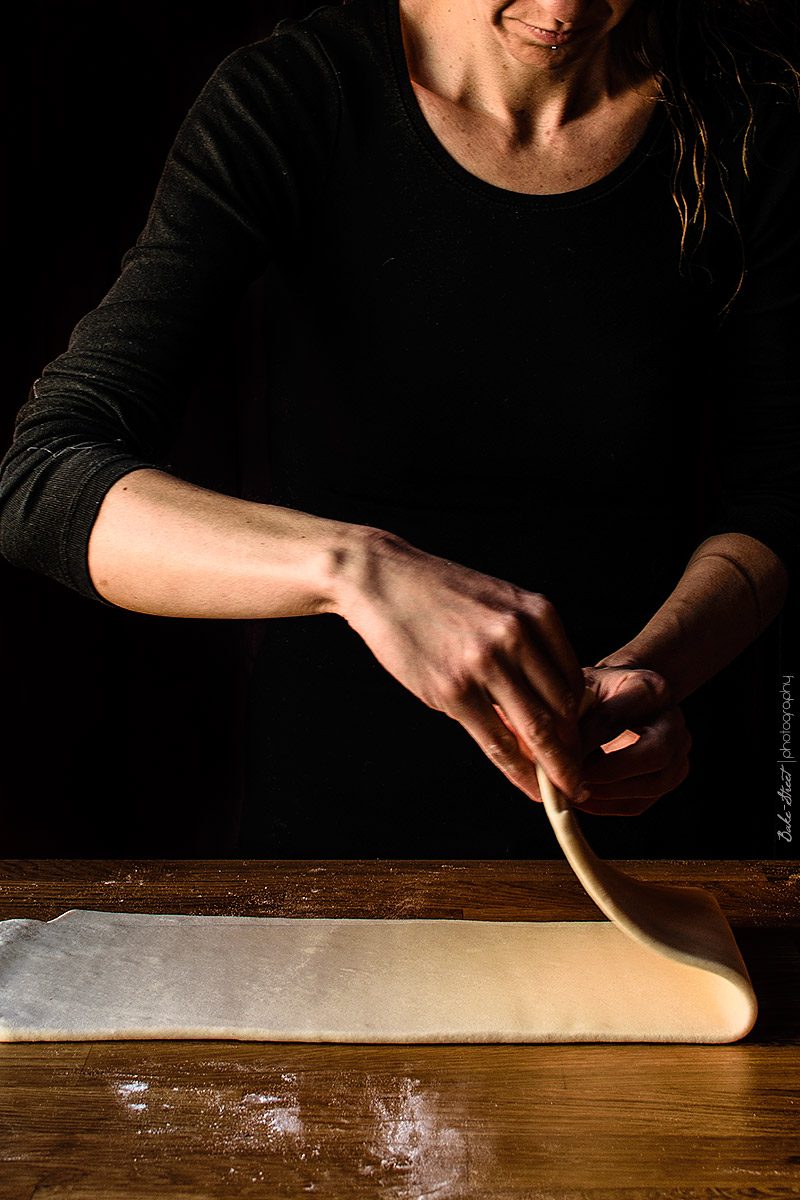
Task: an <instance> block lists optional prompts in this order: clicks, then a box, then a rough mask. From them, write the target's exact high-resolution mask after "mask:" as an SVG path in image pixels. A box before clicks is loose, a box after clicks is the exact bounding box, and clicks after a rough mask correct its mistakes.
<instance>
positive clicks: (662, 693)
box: [639, 669, 672, 708]
mask: <svg viewBox="0 0 800 1200" xmlns="http://www.w3.org/2000/svg"><path fill="white" fill-rule="evenodd" d="M639 677H640V679H641V682H642V684H643V685H644V687H645V688H646V689H647V691H648V692H649V694H650V697H651V699H652V700H653V702H654V703H655V705H656V706H657V707H658V708H667V707H669V706H671V705H672V695H671V693H670V690H669V684H668V683H667V681H666V679H665V678H664V676H663V675H659V674H658V672H657V671H651V670H649V669H643V670H641V671H640V672H639Z"/></svg>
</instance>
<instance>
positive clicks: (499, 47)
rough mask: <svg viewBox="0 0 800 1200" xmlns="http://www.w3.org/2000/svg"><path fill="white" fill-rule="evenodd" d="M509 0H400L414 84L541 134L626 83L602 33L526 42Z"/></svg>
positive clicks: (601, 101)
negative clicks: (496, 0) (562, 42)
mask: <svg viewBox="0 0 800 1200" xmlns="http://www.w3.org/2000/svg"><path fill="white" fill-rule="evenodd" d="M521 2H522V3H524V0H521ZM515 8H516V5H515V4H514V3H512V4H509V5H505V6H503V7H502V8H498V9H495V10H493V9H492V8H491V7H490V6H489V4H487V0H455V2H453V3H451V0H401V4H400V12H401V22H402V28H403V39H404V43H405V49H406V60H407V63H408V69H409V73H410V75H411V79H412V82H413V83H414V84H415V87H416V88H417V89H418V90H419V89H420V88H423V89H425V90H427V91H428V92H431V93H434V94H435V95H436V96H438V97H440V98H441V99H443V100H445V101H447V102H449V103H451V104H455V105H457V106H458V107H460V108H462V109H465V110H469V111H472V112H474V113H476V114H477V113H483V114H486V115H488V116H491V117H493V118H494V119H495V120H497V121H499V122H501V123H503V124H516V125H519V126H524V127H526V128H527V129H528V130H530V131H531V133H533V132H534V131H535V130H538V131H539V133H540V134H541V135H542V136H545V137H546V136H547V133H548V131H551V132H552V131H556V130H558V129H559V128H560V127H562V126H564V125H566V124H568V123H569V122H571V121H575V120H578V119H579V118H581V117H582V116H585V115H586V114H587V113H590V112H591V111H593V110H594V109H597V108H598V107H602V106H604V105H606V104H608V103H609V102H613V101H614V99H615V97H617V96H618V95H620V94H621V93H625V92H627V91H629V90H630V88H631V81H630V80H628V79H626V78H624V77H623V75H622V73H621V72H620V70H619V69H618V68H617V67H616V65H615V63H614V60H613V55H612V52H611V39H610V38H609V36H608V35H605V36H599V35H598V36H595V37H593V38H592V37H588V36H584V37H583V39H582V42H581V40H580V39H579V41H578V44H576V45H574V46H573V45H566V46H558V47H557V48H556V49H555V50H551V49H550V48H549V47H547V46H537V45H535V44H534V45H533V46H531V45H530V39H529V38H528V37H527V35H528V27H526V26H525V25H524V24H523V23H522V22H521V21H520V20H518V19H517V18H516V17H515V16H514V12H515ZM521 11H524V10H521ZM555 40H556V39H554V41H555Z"/></svg>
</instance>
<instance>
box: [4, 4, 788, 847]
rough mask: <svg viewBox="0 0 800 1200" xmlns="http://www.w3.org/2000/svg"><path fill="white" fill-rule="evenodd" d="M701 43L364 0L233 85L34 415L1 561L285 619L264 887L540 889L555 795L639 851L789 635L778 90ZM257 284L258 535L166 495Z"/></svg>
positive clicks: (261, 751)
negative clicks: (271, 367) (706, 717)
mask: <svg viewBox="0 0 800 1200" xmlns="http://www.w3.org/2000/svg"><path fill="white" fill-rule="evenodd" d="M679 7H680V6H676V5H675V4H674V3H672V4H667V3H664V4H655V3H653V4H651V3H646V0H588V2H578V0H512V3H510V4H505V5H503V4H499V3H487V2H486V0H481V2H480V3H478V2H477V0H460V2H459V3H458V4H457V5H454V6H452V7H451V6H449V5H448V4H446V3H444V2H443V0H431V2H430V3H427V2H421V0H410V2H407V0H404V2H403V3H402V4H401V6H400V8H399V10H398V9H397V7H396V6H395V5H394V4H392V3H389V2H388V0H386V2H377V0H354V2H353V3H352V4H349V5H348V6H347V7H346V8H344V9H333V8H331V9H324V10H320V11H318V12H317V13H315V14H313V15H312V16H311V17H310V18H308V19H307V20H306V21H305V22H301V23H298V24H296V25H293V26H290V27H288V28H285V29H283V30H281V31H280V32H278V33H277V34H276V35H275V36H274V37H273V38H271V39H268V40H267V42H264V43H261V44H259V45H257V46H255V47H251V48H247V49H245V50H243V51H241V52H239V53H238V54H237V55H234V56H233V57H232V58H231V59H229V60H228V61H227V62H226V63H225V64H223V67H222V68H220V71H219V72H218V73H217V74H216V75H215V77H214V79H213V80H212V81H211V83H210V84H209V85H208V87H207V89H206V90H205V91H204V93H203V95H202V96H201V98H200V100H199V101H198V103H197V105H196V106H195V108H194V110H193V112H192V113H191V114H190V117H189V118H188V120H187V123H186V124H185V126H184V128H183V130H182V131H181V134H180V135H179V138H178V141H177V143H176V146H175V148H174V150H173V153H172V155H171V157H170V160H169V162H168V164H167V167H166V169H165V173H164V176H163V178H162V183H161V186H160V189H159V193H158V195H157V197H156V201H155V204H154V207H153V210H152V212H151V216H150V220H149V222H148V226H147V228H146V230H145V232H144V234H143V235H142V238H141V239H140V241H139V243H138V244H137V247H136V248H135V249H134V250H133V251H132V252H131V253H130V255H129V256H128V258H127V260H126V264H125V269H124V271H123V275H122V276H121V278H120V281H119V282H118V283H117V285H116V286H115V288H114V289H112V292H111V293H110V294H109V297H107V299H106V301H105V302H104V304H103V305H102V306H101V307H100V309H98V310H96V312H95V313H93V314H90V315H89V316H88V317H87V318H86V319H85V320H84V321H83V322H82V323H81V324H80V325H79V326H78V329H77V330H76V333H75V336H74V338H73V342H72V344H71V348H70V350H69V351H68V353H67V354H66V355H65V356H63V357H62V358H61V359H59V360H57V361H56V363H54V364H52V365H51V367H50V368H48V369H47V370H46V371H45V372H44V374H43V376H42V379H41V380H40V381H38V382H37V385H36V387H35V389H34V394H33V398H32V400H31V401H30V402H29V405H28V406H27V408H26V409H25V410H23V414H22V415H21V421H20V425H19V428H18V435H17V440H16V443H15V448H14V449H13V450H12V452H11V454H10V456H9V458H8V459H7V462H6V466H5V470H4V475H3V500H4V521H3V549H4V552H5V553H6V554H7V555H8V556H9V557H10V558H12V560H14V561H19V562H24V563H28V564H29V565H34V566H37V567H38V568H39V569H44V570H45V571H47V572H48V573H50V574H53V575H54V576H56V577H58V578H61V579H63V580H64V581H65V582H67V583H70V584H72V585H73V586H75V587H78V588H79V589H80V590H82V591H84V592H85V593H86V594H88V595H95V596H96V595H99V596H100V597H101V598H103V599H105V600H106V601H108V602H110V603H112V604H117V605H120V606H122V607H126V608H131V609H136V610H139V611H145V612H154V613H160V614H164V615H173V616H193V617H196V616H216V617H226V618H227V617H239V618H240V617H270V618H273V620H272V621H271V622H270V625H269V628H268V634H267V637H266V640H265V646H264V649H263V651H262V654H261V657H260V661H259V665H258V667H257V669H256V673H255V678H254V684H253V699H252V705H251V708H252V713H253V719H252V741H253V754H252V756H251V760H252V766H251V773H250V782H249V790H250V797H249V798H250V803H249V806H248V812H247V814H246V821H245V833H244V835H243V841H242V846H243V847H244V848H254V847H255V848H257V849H259V850H262V851H263V852H266V853H302V854H319V853H331V854H341V853H359V854H362V853H367V854H375V853H378V854H380V853H395V854H396V853H406V852H408V853H415V854H420V853H433V854H447V853H452V854H465V853H466V854H469V853H498V852H513V853H529V854H536V853H538V852H539V849H540V846H541V845H542V844H543V843H542V841H541V839H542V837H543V836H544V834H543V828H542V822H541V821H540V820H539V817H540V815H541V814H540V812H539V811H537V810H536V809H535V807H534V806H533V805H531V804H530V799H534V800H535V799H537V798H538V788H537V784H536V776H535V770H534V767H533V760H534V759H535V760H539V761H540V762H541V764H542V765H543V767H544V769H545V770H546V771H547V773H548V775H549V776H550V777H551V778H552V780H553V781H554V783H556V785H557V786H558V787H560V788H561V789H562V790H563V791H564V792H565V793H566V794H567V795H569V796H570V797H572V798H573V799H574V800H575V802H576V803H580V804H582V806H583V808H584V810H585V811H587V812H592V813H597V814H603V815H607V814H627V815H631V814H635V813H639V812H642V811H644V810H645V809H647V808H648V807H649V806H650V805H652V803H653V802H654V801H655V799H656V798H657V797H658V796H660V795H662V794H664V793H666V792H668V791H670V789H672V788H674V787H675V786H676V784H678V783H680V781H681V780H682V779H683V777H684V776H685V775H686V772H687V769H688V758H687V756H688V749H689V736H688V734H687V732H686V730H685V727H684V724H683V720H682V717H681V714H680V711H679V709H678V707H677V706H678V704H679V703H680V702H681V701H682V700H683V699H684V698H685V697H686V696H689V695H690V694H691V693H693V692H694V691H695V690H696V689H697V688H698V687H699V686H700V685H701V684H702V683H704V682H705V681H706V680H707V679H709V678H710V677H711V676H713V675H714V674H715V673H717V672H718V671H719V670H720V669H721V668H722V667H724V666H725V664H726V663H728V662H730V660H731V659H733V658H734V657H735V656H736V655H737V654H739V652H740V651H741V650H742V649H743V648H744V647H745V646H747V645H748V644H749V643H750V642H752V641H753V639H754V638H755V637H756V636H757V635H758V634H759V633H760V632H761V630H762V629H764V628H765V627H766V625H768V624H769V623H770V621H771V620H772V619H773V618H774V616H775V615H776V614H777V612H778V611H779V610H780V607H781V605H782V603H783V599H784V596H785V593H786V587H787V569H788V568H790V565H791V559H792V556H793V555H794V553H795V551H796V545H797V529H798V506H797V488H796V474H795V472H796V466H795V464H796V461H797V457H796V451H797V445H798V440H799V439H798V428H797V420H796V414H795V410H794V408H793V407H792V401H793V399H794V394H793V392H792V389H791V386H790V385H789V384H787V380H790V379H791V374H792V372H791V361H790V351H789V346H790V345H791V338H790V336H789V334H788V330H789V328H790V326H791V322H792V318H793V316H794V315H795V314H796V312H797V299H798V298H797V293H796V285H795V282H794V281H795V280H796V278H797V272H796V261H797V257H796V256H797V252H798V251H797V235H796V233H795V231H794V228H793V226H794V222H793V220H789V219H787V215H788V214H791V213H792V212H793V211H794V210H793V208H792V205H793V203H794V204H796V192H797V185H798V171H797V162H796V159H797V141H798V139H797V137H796V128H797V118H796V112H797V104H796V95H795V93H794V92H793V90H792V89H793V86H794V77H793V75H792V73H791V71H790V70H789V69H788V68H786V67H785V65H784V64H783V63H782V62H781V61H780V60H779V58H777V57H776V56H775V55H772V56H770V55H768V54H766V53H755V52H754V53H749V52H747V51H746V49H745V47H746V46H747V41H746V37H747V36H749V35H750V33H751V27H750V26H749V25H748V24H747V23H746V22H745V20H744V17H743V16H740V15H737V16H736V19H734V20H732V21H731V22H729V24H730V28H729V29H728V28H725V27H724V26H723V27H722V28H719V27H718V25H717V23H715V22H714V21H713V20H712V17H711V15H710V14H711V12H712V11H713V10H712V8H711V6H708V11H707V9H706V7H705V6H692V7H691V11H689V12H687V13H686V14H685V15H684V20H685V26H684V25H683V24H682V23H681V22H680V21H679V20H678V17H679V16H680V12H679V11H678V9H679ZM743 7H744V6H743ZM748 7H749V6H748ZM704 38H705V39H707V40H704ZM737 38H738V42H737ZM731 47H733V50H732V51H731ZM731 53H733V57H732V58H731V57H730V55H731ZM726 56H727V57H726ZM731 64H733V65H731ZM737 72H738V76H739V77H742V76H744V84H742V82H741V78H740V79H737ZM748 73H749V74H748ZM717 77H719V78H717ZM770 84H774V86H771V87H770V86H769V85H770ZM751 105H752V106H754V107H755V122H754V123H753V122H750V121H749V114H750V111H751ZM750 143H752V146H751V145H750ZM787 147H789V148H790V149H789V150H788V151H787ZM792 147H793V150H792V149H791V148H792ZM706 148H708V152H706ZM748 148H749V149H750V153H749V156H746V163H747V171H745V170H744V168H743V167H742V151H743V149H745V150H747V149H748ZM792 158H794V160H795V161H791V159H792ZM676 159H677V170H676ZM715 163H716V164H718V165H717V166H715ZM673 174H675V175H676V178H675V179H673ZM742 249H744V271H745V272H746V273H745V274H743V265H742V263H743V260H742ZM792 255H794V256H795V257H794V259H793V258H792ZM267 263H271V264H273V266H272V269H273V270H275V271H277V273H278V274H279V275H280V277H281V280H282V286H283V288H284V289H285V295H286V297H287V304H286V309H285V329H284V336H283V337H282V338H281V341H282V347H281V348H282V350H283V354H282V356H281V357H280V360H279V361H277V362H276V364H275V372H274V375H275V377H274V380H273V384H272V393H271V397H270V404H271V410H270V411H271V416H270V441H269V445H268V446H267V447H266V449H265V457H266V458H267V459H268V466H269V474H270V479H271V481H272V493H273V499H274V503H273V504H269V505H266V504H253V503H249V502H247V501H243V500H238V499H234V498H231V497H224V496H220V495H218V494H216V493H211V492H208V491H204V490H202V489H198V488H195V487H193V486H192V485H190V484H188V483H185V482H183V481H181V480H179V479H176V478H174V477H173V476H171V475H169V474H168V473H165V472H164V471H163V470H161V469H160V464H161V463H162V462H163V460H164V456H165V454H166V453H167V449H168V446H169V444H170V440H171V438H172V436H173V433H174V429H175V425H176V421H177V419H178V405H179V400H180V394H181V392H182V391H183V390H184V388H185V377H186V374H187V369H188V367H189V366H190V365H195V364H196V363H197V362H198V360H199V358H200V355H201V352H202V346H203V343H204V340H205V339H207V338H208V337H210V336H213V331H214V329H215V326H216V324H217V322H218V321H219V320H220V319H221V318H222V315H223V313H224V312H225V311H227V310H228V309H229V308H230V306H231V305H232V304H234V303H235V301H236V297H237V296H238V295H239V294H240V293H241V291H242V289H243V288H244V287H245V286H246V285H247V283H248V282H249V281H250V280H251V279H252V278H254V277H255V276H256V275H258V274H259V273H260V272H261V271H263V270H264V268H265V265H266V264H267ZM776 428H777V429H779V431H780V436H779V439H778V442H779V444H778V446H777V447H776V446H775V445H773V443H774V442H775V440H776V439H775V429H776ZM711 430H713V432H714V437H713V438H712V437H709V431H711ZM720 435H721V436H720ZM719 442H721V443H722V445H719V444H718V443H719ZM748 454H749V455H750V456H751V457H750V459H748V457H747V455H748ZM712 456H713V461H712ZM709 473H710V475H711V476H712V478H711V479H709ZM462 563H468V564H469V566H462V565H460V564H462ZM506 580H508V581H512V582H505V581H506ZM545 595H546V596H547V597H548V599H547V600H545V599H544V596H545ZM653 614H655V615H653ZM300 617H309V618H311V617H313V620H307V621H304V620H298V619H297V618H300ZM338 617H344V618H345V621H344V622H342V621H340V620H337V618H338ZM278 618H292V620H290V621H283V620H279V619H278ZM379 664H380V665H379ZM587 664H595V665H592V666H589V665H587ZM587 684H588V686H589V687H590V689H591V690H592V692H593V694H594V706H593V709H592V713H591V715H590V716H589V717H587V718H586V719H585V720H583V721H582V722H580V723H579V720H578V705H579V702H580V700H581V697H582V694H583V691H584V687H585V685H587ZM420 701H422V702H423V704H420V703H419V702H420ZM426 706H427V707H426ZM431 710H439V713H445V714H447V715H448V716H450V717H452V718H455V724H454V723H452V722H451V723H448V722H446V721H444V720H443V719H442V718H441V717H440V716H439V715H438V714H437V712H436V711H433V712H432V711H431ZM456 725H458V726H461V727H462V729H457V728H456ZM463 730H466V732H467V733H469V734H470V735H471V737H472V739H473V743H474V746H473V747H472V748H470V742H469V741H468V739H467V738H465V737H464V735H463ZM628 730H633V731H634V732H635V733H636V734H638V735H639V736H638V741H636V742H635V744H629V745H627V746H625V748H623V749H620V750H618V751H617V752H616V753H614V754H610V755H606V754H603V753H602V751H601V750H600V746H601V744H604V743H607V742H609V741H610V740H612V739H613V738H616V737H617V736H618V735H622V734H625V732H626V731H628ZM626 740H628V741H630V740H631V739H630V738H628V739H626ZM503 776H504V777H505V779H504V778H503ZM506 781H508V782H506Z"/></svg>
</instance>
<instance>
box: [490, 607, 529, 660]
mask: <svg viewBox="0 0 800 1200" xmlns="http://www.w3.org/2000/svg"><path fill="white" fill-rule="evenodd" d="M523 632H524V626H523V620H522V615H521V614H520V613H518V612H516V611H515V610H513V609H509V610H507V611H506V612H502V613H498V614H497V616H496V617H495V619H494V621H493V623H492V631H491V639H492V646H493V648H494V647H497V648H498V649H500V650H503V651H506V652H508V651H512V650H514V649H515V648H516V647H517V646H518V645H519V643H520V640H521V639H522V636H523Z"/></svg>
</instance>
